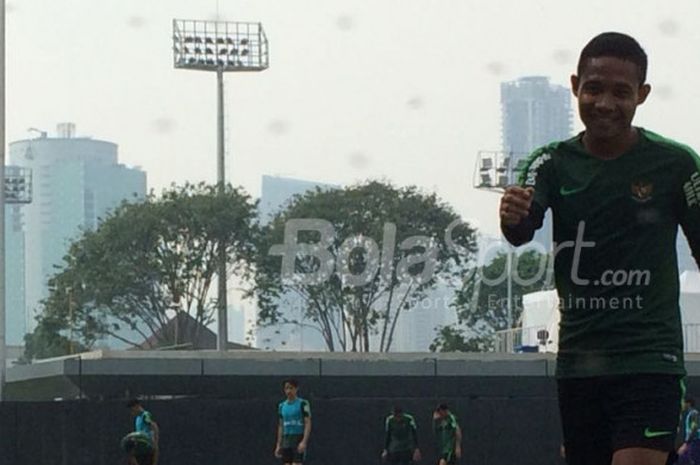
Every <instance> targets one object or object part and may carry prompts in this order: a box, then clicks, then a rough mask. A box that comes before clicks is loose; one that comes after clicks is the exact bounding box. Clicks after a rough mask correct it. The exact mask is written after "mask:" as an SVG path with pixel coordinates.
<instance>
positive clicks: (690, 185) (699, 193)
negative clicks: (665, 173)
mask: <svg viewBox="0 0 700 465" xmlns="http://www.w3.org/2000/svg"><path fill="white" fill-rule="evenodd" d="M687 152H688V156H687V158H686V161H685V163H684V165H683V167H682V172H681V183H682V186H683V200H682V202H681V210H680V219H679V222H680V225H681V228H683V233H685V237H686V238H687V239H688V243H689V245H690V250H691V251H692V253H693V257H695V262H696V263H697V264H698V267H699V268H700V157H698V155H697V154H696V153H695V152H694V151H692V150H691V149H687Z"/></svg>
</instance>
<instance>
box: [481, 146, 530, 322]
mask: <svg viewBox="0 0 700 465" xmlns="http://www.w3.org/2000/svg"><path fill="white" fill-rule="evenodd" d="M524 155H526V154H522V153H515V152H503V151H498V150H490V151H489V150H481V151H479V152H478V154H477V160H476V165H477V166H476V169H475V170H474V180H473V186H474V187H475V188H477V189H484V190H488V191H491V192H498V193H503V192H504V191H505V189H506V187H508V186H509V185H511V184H514V183H515V181H516V180H517V179H516V178H517V176H518V175H519V174H520V172H521V171H522V169H523V167H524V164H525V158H524ZM513 157H516V158H517V162H515V161H514V158H513ZM506 246H507V247H508V253H507V254H506V273H507V277H508V298H507V301H508V308H507V322H508V323H507V324H508V329H511V328H512V327H513V247H512V246H511V245H510V243H508V242H507V241H506Z"/></svg>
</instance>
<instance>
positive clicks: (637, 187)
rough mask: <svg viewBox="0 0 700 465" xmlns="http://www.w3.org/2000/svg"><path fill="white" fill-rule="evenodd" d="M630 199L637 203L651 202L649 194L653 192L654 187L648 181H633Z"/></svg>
mask: <svg viewBox="0 0 700 465" xmlns="http://www.w3.org/2000/svg"><path fill="white" fill-rule="evenodd" d="M630 190H631V191H632V198H633V199H634V200H636V201H637V202H646V201H648V200H651V193H652V192H653V191H654V185H653V184H652V183H650V182H648V181H634V182H633V183H632V185H631V186H630Z"/></svg>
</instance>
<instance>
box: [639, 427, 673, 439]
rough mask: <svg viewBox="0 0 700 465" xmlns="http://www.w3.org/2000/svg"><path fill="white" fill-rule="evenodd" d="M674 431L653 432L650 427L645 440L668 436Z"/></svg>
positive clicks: (645, 431)
mask: <svg viewBox="0 0 700 465" xmlns="http://www.w3.org/2000/svg"><path fill="white" fill-rule="evenodd" d="M669 434H672V431H652V430H650V429H649V428H648V427H647V428H646V429H645V430H644V437H645V438H657V437H659V436H668V435H669Z"/></svg>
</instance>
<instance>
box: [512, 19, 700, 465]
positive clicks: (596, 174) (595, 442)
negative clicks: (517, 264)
mask: <svg viewBox="0 0 700 465" xmlns="http://www.w3.org/2000/svg"><path fill="white" fill-rule="evenodd" d="M646 71H647V56H646V53H645V52H644V50H643V49H642V48H641V47H640V45H639V44H638V43H637V41H636V40H634V39H633V38H631V37H629V36H627V35H624V34H620V33H604V34H600V35H599V36H596V37H595V38H593V39H592V40H591V41H590V42H589V43H588V44H587V45H586V46H585V47H584V49H583V50H582V52H581V55H580V58H579V63H578V69H577V74H576V75H574V76H572V77H571V85H572V90H573V93H574V95H575V96H576V97H577V99H578V107H579V114H580V117H581V120H582V121H583V124H584V126H585V131H584V132H582V133H581V134H579V135H578V136H576V137H573V138H572V139H569V140H566V141H562V142H555V143H552V144H549V145H547V146H545V147H542V148H540V149H538V150H536V151H535V152H534V153H533V154H532V155H531V156H530V157H529V159H528V161H527V163H526V165H525V168H524V171H523V172H522V173H521V175H520V179H519V185H518V186H511V187H509V188H508V189H506V192H505V194H504V195H503V197H502V199H501V206H500V217H501V229H502V230H503V233H504V235H505V236H506V238H507V239H508V240H509V241H510V242H511V243H512V244H514V245H520V244H524V243H526V242H528V241H530V240H531V239H532V237H533V234H534V231H535V230H536V229H538V228H539V227H541V226H542V219H543V216H544V212H545V211H546V210H547V209H551V210H552V216H553V228H554V229H553V233H554V241H555V248H554V255H555V258H554V277H555V283H556V287H557V291H558V294H559V306H560V310H561V322H560V327H559V354H558V360H557V377H558V388H559V407H560V413H561V420H562V427H563V433H564V445H565V447H566V457H567V463H569V464H582V465H584V464H585V465H590V464H596V465H597V464H609V463H613V464H614V465H664V464H665V463H666V460H667V457H668V455H669V453H670V452H671V451H672V450H673V442H674V435H675V430H676V427H675V425H676V422H677V419H678V413H679V409H680V399H681V395H682V394H681V386H680V378H681V377H682V376H683V375H684V373H685V370H684V365H683V338H682V330H681V319H680V309H679V303H678V298H679V279H678V264H677V257H676V235H677V233H678V227H679V226H680V227H681V228H682V229H683V232H684V233H685V236H686V237H687V238H688V241H689V244H690V248H691V250H692V253H693V255H694V257H695V259H696V261H698V263H700V159H699V158H698V156H697V155H696V154H695V152H693V151H692V150H691V149H690V148H688V147H686V146H684V145H681V144H679V143H677V142H674V141H672V140H669V139H666V138H663V137H661V136H659V135H657V134H655V133H653V132H651V131H648V130H645V129H642V128H640V127H635V126H633V125H632V120H633V118H634V114H635V111H636V108H637V106H638V105H641V104H642V103H644V101H645V100H646V99H647V96H648V95H649V93H650V91H651V87H650V86H649V84H647V83H646Z"/></svg>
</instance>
